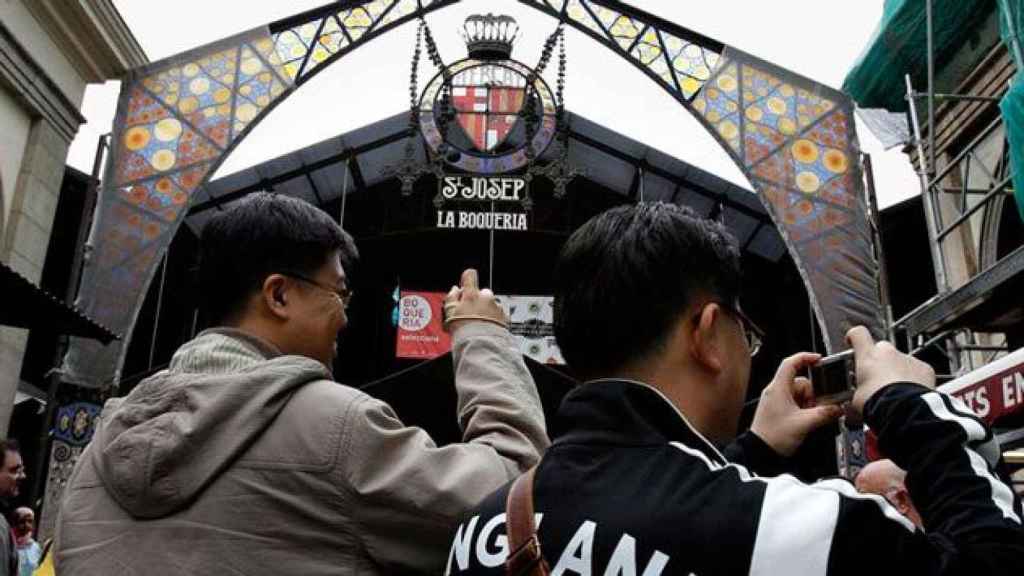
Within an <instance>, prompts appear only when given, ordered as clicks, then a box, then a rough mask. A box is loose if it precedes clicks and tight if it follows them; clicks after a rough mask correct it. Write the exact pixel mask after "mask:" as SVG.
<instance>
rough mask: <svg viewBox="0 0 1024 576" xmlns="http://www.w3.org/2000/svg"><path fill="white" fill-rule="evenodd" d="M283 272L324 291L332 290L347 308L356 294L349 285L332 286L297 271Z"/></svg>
mask: <svg viewBox="0 0 1024 576" xmlns="http://www.w3.org/2000/svg"><path fill="white" fill-rule="evenodd" d="M281 274H283V275H284V276H287V277H289V278H294V279H296V280H300V281H302V282H305V283H306V284H311V285H313V286H315V287H317V288H319V289H321V290H323V291H324V292H330V293H331V294H332V295H334V297H335V298H337V299H338V300H339V301H340V302H341V305H342V306H344V307H345V308H346V309H347V308H348V305H349V303H350V302H352V295H353V294H355V292H354V291H353V290H352V289H350V288H349V287H348V286H344V287H342V288H332V287H330V286H325V285H323V284H321V283H320V282H317V281H316V280H314V279H312V278H308V277H306V276H303V275H302V274H296V273H295V272H281Z"/></svg>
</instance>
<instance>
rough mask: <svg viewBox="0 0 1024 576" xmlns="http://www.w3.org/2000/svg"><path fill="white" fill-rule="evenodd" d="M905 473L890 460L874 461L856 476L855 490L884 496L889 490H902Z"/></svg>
mask: <svg viewBox="0 0 1024 576" xmlns="http://www.w3.org/2000/svg"><path fill="white" fill-rule="evenodd" d="M906 478H907V473H906V472H904V471H903V469H902V468H900V467H899V466H897V465H896V464H894V463H893V461H892V460H875V461H874V462H871V463H869V464H868V465H867V466H865V467H864V469H863V470H861V471H860V474H857V478H856V480H855V482H854V484H856V485H857V490H859V491H861V492H867V493H869V494H878V495H879V496H885V494H886V493H887V492H889V491H890V490H896V489H903V490H905V489H906V487H905V486H904V482H905V481H906Z"/></svg>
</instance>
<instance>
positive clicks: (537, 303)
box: [498, 296, 565, 364]
mask: <svg viewBox="0 0 1024 576" xmlns="http://www.w3.org/2000/svg"><path fill="white" fill-rule="evenodd" d="M554 301H555V299H554V298H553V297H551V296H498V303H499V304H501V307H502V308H504V309H505V312H507V313H508V317H509V321H510V325H509V330H510V331H511V332H512V334H513V335H514V336H515V337H516V339H517V340H519V348H520V350H522V352H523V354H524V355H525V356H529V357H530V358H532V359H534V360H536V361H537V362H540V363H542V364H565V359H564V358H562V351H561V350H560V349H559V348H558V344H556V343H555V330H554V308H553V305H554Z"/></svg>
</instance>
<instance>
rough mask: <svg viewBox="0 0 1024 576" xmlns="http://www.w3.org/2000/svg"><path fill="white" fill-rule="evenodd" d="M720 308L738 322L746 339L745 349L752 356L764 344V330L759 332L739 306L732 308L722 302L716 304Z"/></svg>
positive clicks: (758, 328)
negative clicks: (748, 350) (746, 348)
mask: <svg viewBox="0 0 1024 576" xmlns="http://www.w3.org/2000/svg"><path fill="white" fill-rule="evenodd" d="M718 304H719V305H720V306H721V307H723V308H725V309H726V310H728V311H729V312H730V313H732V315H733V316H735V317H736V319H737V320H739V321H740V327H742V328H743V336H744V337H745V338H746V339H747V347H748V348H749V349H750V355H751V356H753V355H755V354H757V352H758V351H759V350H760V349H761V345H762V344H764V330H761V328H760V327H758V325H757V324H754V321H753V320H751V319H750V318H749V317H747V315H746V314H744V313H743V311H742V310H740V308H739V306H733V305H731V304H726V303H724V302H719V303H718Z"/></svg>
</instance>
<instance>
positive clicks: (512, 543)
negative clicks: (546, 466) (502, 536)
mask: <svg viewBox="0 0 1024 576" xmlns="http://www.w3.org/2000/svg"><path fill="white" fill-rule="evenodd" d="M536 469H537V467H536V466H534V467H533V468H530V470H529V471H527V472H526V474H523V475H522V476H520V477H519V478H516V480H515V482H513V483H512V488H510V489H509V491H508V500H507V501H506V503H505V526H506V529H507V532H508V545H509V549H510V550H511V552H510V553H509V555H508V560H506V561H505V574H506V575H507V576H547V574H548V572H550V568H548V563H547V561H545V560H544V554H542V553H541V550H540V540H538V539H537V528H536V527H535V526H534V523H533V473H534V471H535V470H536Z"/></svg>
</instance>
